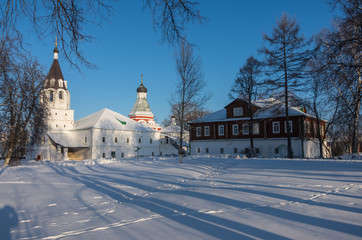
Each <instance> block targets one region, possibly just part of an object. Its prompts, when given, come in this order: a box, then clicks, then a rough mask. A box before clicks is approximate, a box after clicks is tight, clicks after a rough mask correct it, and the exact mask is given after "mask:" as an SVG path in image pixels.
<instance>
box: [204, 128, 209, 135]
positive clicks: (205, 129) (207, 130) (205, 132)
mask: <svg viewBox="0 0 362 240" xmlns="http://www.w3.org/2000/svg"><path fill="white" fill-rule="evenodd" d="M204 136H210V127H209V126H205V127H204Z"/></svg>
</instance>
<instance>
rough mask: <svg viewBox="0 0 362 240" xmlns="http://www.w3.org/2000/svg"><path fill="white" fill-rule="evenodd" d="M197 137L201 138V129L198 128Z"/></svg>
mask: <svg viewBox="0 0 362 240" xmlns="http://www.w3.org/2000/svg"><path fill="white" fill-rule="evenodd" d="M196 137H201V127H197V128H196Z"/></svg>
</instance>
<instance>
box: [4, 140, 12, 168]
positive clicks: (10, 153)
mask: <svg viewBox="0 0 362 240" xmlns="http://www.w3.org/2000/svg"><path fill="white" fill-rule="evenodd" d="M13 151H14V146H13V145H11V146H10V148H9V150H8V152H7V153H6V156H5V161H4V165H3V166H9V164H10V159H11V156H12V155H13Z"/></svg>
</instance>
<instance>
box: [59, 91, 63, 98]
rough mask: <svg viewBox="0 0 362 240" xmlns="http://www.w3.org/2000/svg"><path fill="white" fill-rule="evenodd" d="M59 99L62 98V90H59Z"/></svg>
mask: <svg viewBox="0 0 362 240" xmlns="http://www.w3.org/2000/svg"><path fill="white" fill-rule="evenodd" d="M59 99H60V100H63V91H60V92H59Z"/></svg>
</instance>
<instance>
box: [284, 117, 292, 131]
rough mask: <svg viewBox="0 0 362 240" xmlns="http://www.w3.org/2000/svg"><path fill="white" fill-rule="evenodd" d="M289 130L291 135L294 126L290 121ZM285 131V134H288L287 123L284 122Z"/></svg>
mask: <svg viewBox="0 0 362 240" xmlns="http://www.w3.org/2000/svg"><path fill="white" fill-rule="evenodd" d="M289 129H290V133H292V132H293V124H292V121H291V120H289ZM284 131H285V133H287V121H284Z"/></svg>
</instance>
